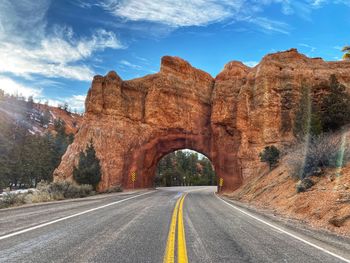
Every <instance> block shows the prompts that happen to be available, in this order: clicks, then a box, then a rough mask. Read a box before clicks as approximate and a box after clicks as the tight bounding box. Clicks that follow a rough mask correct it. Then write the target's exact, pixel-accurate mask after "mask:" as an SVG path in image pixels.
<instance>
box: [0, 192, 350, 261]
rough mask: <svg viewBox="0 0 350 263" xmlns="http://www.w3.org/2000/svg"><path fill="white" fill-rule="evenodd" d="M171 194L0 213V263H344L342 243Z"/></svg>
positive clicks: (348, 246) (199, 195)
mask: <svg viewBox="0 0 350 263" xmlns="http://www.w3.org/2000/svg"><path fill="white" fill-rule="evenodd" d="M214 191H215V187H173V188H161V189H158V190H151V191H139V192H131V193H116V194H109V195H99V196H94V197H88V198H84V199H76V200H67V201H61V202H54V203H46V204H40V205H34V206H28V207H21V208H12V209H4V210H0V262H36V263H38V262H84V263H85V262H123V263H126V262H133V263H134V262H308V263H312V262H332V263H334V262H350V242H349V240H348V239H344V238H339V237H336V236H333V235H328V234H324V233H320V232H314V231H311V230H305V229H303V228H301V227H298V226H293V225H290V224H288V225H287V224H286V223H283V222H282V221H278V220H275V219H273V218H268V217H266V216H264V215H261V214H257V213H256V212H253V211H249V210H247V209H246V208H243V207H240V206H237V204H233V203H231V202H229V201H228V200H222V199H220V198H219V197H217V196H216V195H214Z"/></svg>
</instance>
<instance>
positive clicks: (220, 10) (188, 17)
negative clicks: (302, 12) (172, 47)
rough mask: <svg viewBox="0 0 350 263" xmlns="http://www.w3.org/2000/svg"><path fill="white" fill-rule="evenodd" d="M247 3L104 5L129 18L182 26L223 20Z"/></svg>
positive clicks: (167, 0) (150, 0)
mask: <svg viewBox="0 0 350 263" xmlns="http://www.w3.org/2000/svg"><path fill="white" fill-rule="evenodd" d="M243 4H244V1H242V0H236V1H228V0H221V1H213V0H209V1H204V0H192V1H187V0H178V1H172V0H162V1H154V0H129V1H122V2H121V1H118V0H104V1H102V4H101V7H103V8H104V9H106V10H108V11H110V12H111V13H112V14H114V15H115V16H118V17H121V18H124V19H126V20H130V21H151V22H156V23H162V24H167V25H169V26H172V27H181V26H202V25H206V24H209V23H213V22H218V21H222V20H224V19H226V18H228V17H230V16H231V15H232V14H234V13H237V12H238V11H239V10H240V8H242V6H243Z"/></svg>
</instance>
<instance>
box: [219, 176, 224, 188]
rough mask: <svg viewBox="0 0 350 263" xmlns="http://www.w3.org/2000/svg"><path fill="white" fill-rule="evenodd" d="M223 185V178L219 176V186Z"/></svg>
mask: <svg viewBox="0 0 350 263" xmlns="http://www.w3.org/2000/svg"><path fill="white" fill-rule="evenodd" d="M223 185H224V179H223V178H220V179H219V186H220V187H221V186H223Z"/></svg>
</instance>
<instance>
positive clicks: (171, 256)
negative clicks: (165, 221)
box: [163, 194, 188, 263]
mask: <svg viewBox="0 0 350 263" xmlns="http://www.w3.org/2000/svg"><path fill="white" fill-rule="evenodd" d="M185 197H186V194H183V195H182V196H181V197H180V198H179V199H178V200H177V201H176V205H175V208H174V211H173V215H172V217H171V223H170V229H169V234H168V240H167V244H166V250H165V255H164V261H163V262H164V263H174V262H175V236H176V223H177V262H178V263H187V262H188V259H187V249H186V238H185V226H184V220H183V204H184V200H185Z"/></svg>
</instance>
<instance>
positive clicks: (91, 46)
mask: <svg viewBox="0 0 350 263" xmlns="http://www.w3.org/2000/svg"><path fill="white" fill-rule="evenodd" d="M49 5H50V1H47V0H45V1H44V0H38V1H29V0H25V1H22V2H20V3H17V2H15V1H7V0H4V1H1V2H0V61H1V63H0V73H1V72H2V73H12V74H14V75H18V76H27V77H31V75H33V74H39V75H42V76H45V77H54V78H59V77H63V78H67V79H75V80H85V81H88V80H90V79H91V77H92V75H93V74H94V71H93V69H92V68H91V67H90V66H88V65H86V64H84V61H85V60H86V59H88V58H90V57H91V56H92V55H93V54H94V53H95V52H97V51H102V50H104V49H106V48H113V49H119V48H123V47H124V46H123V45H122V44H121V42H120V41H119V40H118V39H117V37H116V35H115V34H114V33H113V32H109V31H106V30H104V29H97V30H96V31H95V32H94V33H93V34H92V35H91V36H88V37H80V38H77V37H75V35H74V32H73V30H72V28H70V27H66V26H60V25H54V26H51V27H48V26H47V20H46V12H47V10H48V7H49Z"/></svg>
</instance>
